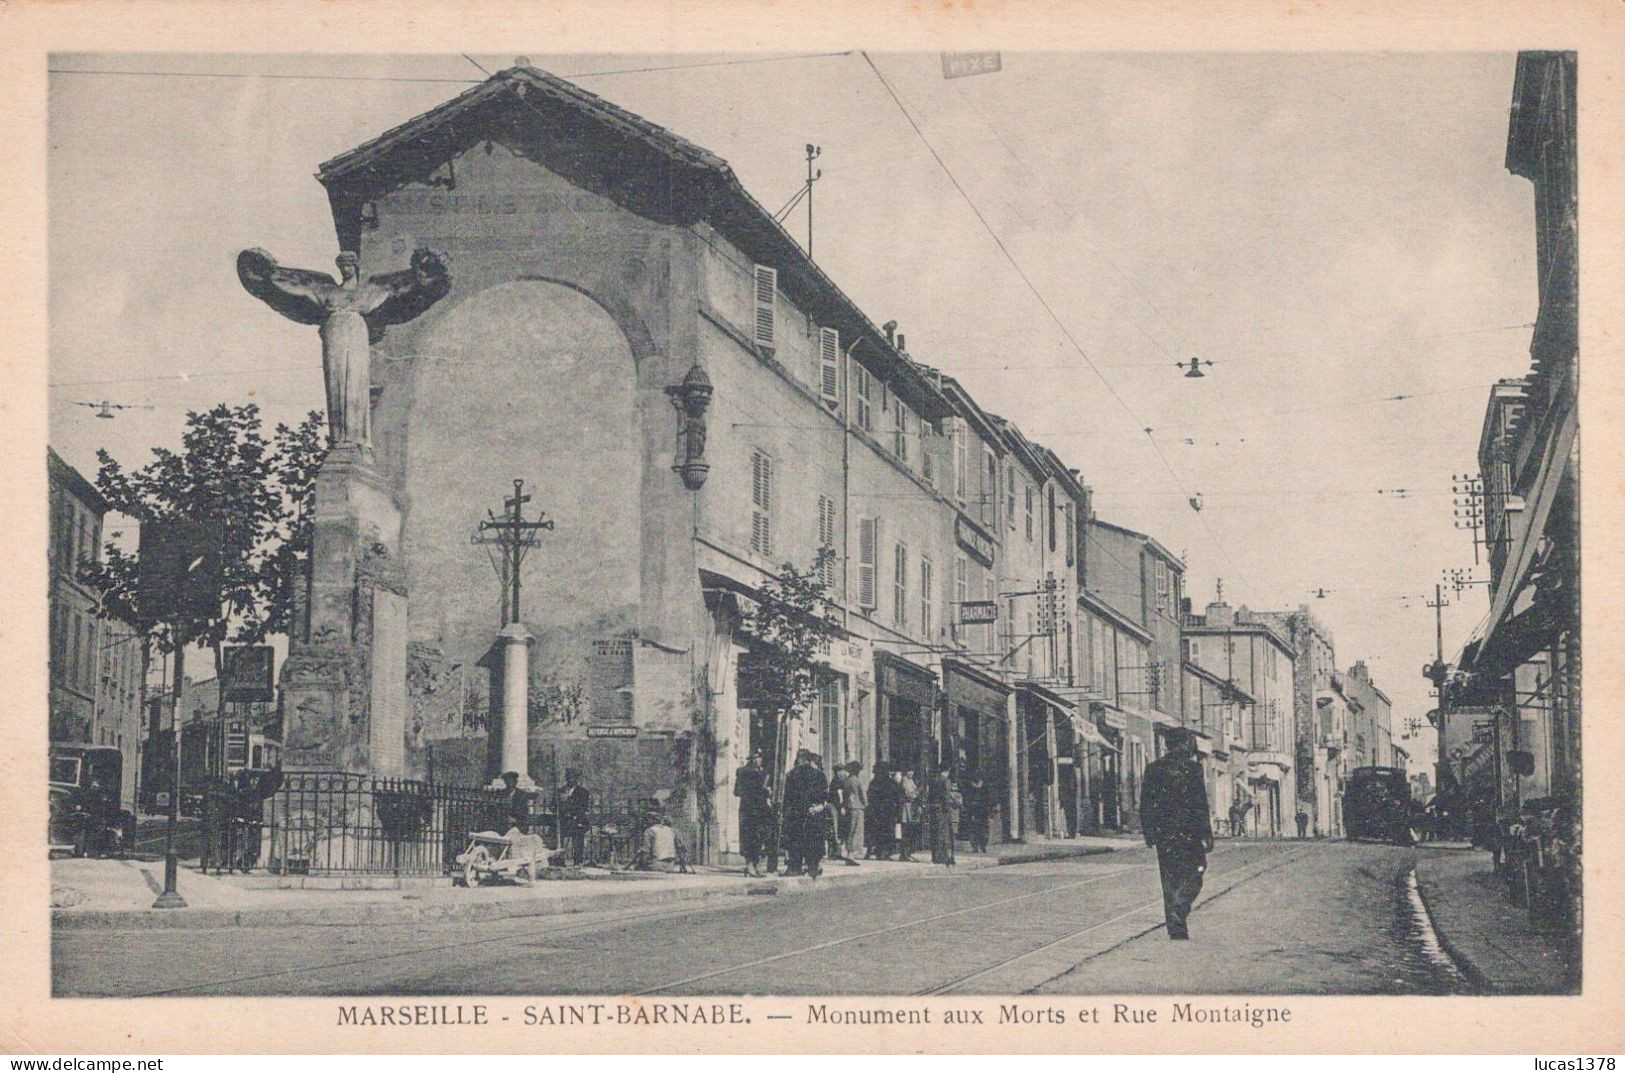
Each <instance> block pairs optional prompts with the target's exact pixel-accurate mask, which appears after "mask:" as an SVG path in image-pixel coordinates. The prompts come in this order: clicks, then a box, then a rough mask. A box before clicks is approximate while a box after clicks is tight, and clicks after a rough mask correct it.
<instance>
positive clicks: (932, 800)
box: [925, 771, 963, 868]
mask: <svg viewBox="0 0 1625 1073" xmlns="http://www.w3.org/2000/svg"><path fill="white" fill-rule="evenodd" d="M925 796H926V811H927V813H928V816H927V820H928V822H929V824H930V830H931V863H932V864H945V865H947V866H948V867H950V868H952V867H953V866H954V826H955V824H957V823H958V821H959V810H960V808H961V807H962V805H963V798H961V797H960V795H959V788H958V787H957V786H955V785H954V780H953V778H952V777H951V776H950V775H949V774H948V773H947V772H946V771H939V772H937V773H936V774H935V775H933V776H931V781H930V782H929V783H928V784H927V785H926V795H925Z"/></svg>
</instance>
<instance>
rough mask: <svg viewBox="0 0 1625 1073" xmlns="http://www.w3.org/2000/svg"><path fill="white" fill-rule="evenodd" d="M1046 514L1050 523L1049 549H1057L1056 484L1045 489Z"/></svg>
mask: <svg viewBox="0 0 1625 1073" xmlns="http://www.w3.org/2000/svg"><path fill="white" fill-rule="evenodd" d="M1044 502H1045V509H1044V515H1045V518H1046V520H1047V522H1048V525H1049V550H1050V551H1054V550H1055V486H1054V485H1053V484H1052V485H1050V486H1049V487H1048V488H1046V489H1044Z"/></svg>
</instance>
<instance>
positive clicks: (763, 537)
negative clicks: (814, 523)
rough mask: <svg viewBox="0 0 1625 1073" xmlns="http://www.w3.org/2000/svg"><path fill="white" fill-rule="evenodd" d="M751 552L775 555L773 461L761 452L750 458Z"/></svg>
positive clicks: (752, 453) (756, 452) (752, 454)
mask: <svg viewBox="0 0 1625 1073" xmlns="http://www.w3.org/2000/svg"><path fill="white" fill-rule="evenodd" d="M750 505H751V510H750V550H751V551H754V552H755V553H756V554H758V555H764V556H770V555H772V554H773V460H772V459H770V458H768V457H767V455H765V454H763V453H762V452H760V451H752V452H751V456H750Z"/></svg>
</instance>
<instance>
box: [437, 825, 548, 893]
mask: <svg viewBox="0 0 1625 1073" xmlns="http://www.w3.org/2000/svg"><path fill="white" fill-rule="evenodd" d="M547 857H548V849H547V846H546V844H545V843H543V841H542V839H541V837H540V836H539V835H531V834H525V833H523V832H521V831H519V830H518V829H517V828H515V829H512V830H510V831H509V832H508V833H507V834H499V833H498V832H496V831H475V832H474V833H473V834H471V835H469V836H468V848H467V849H466V850H464V851H463V852H462V853H459V854H458V855H457V864H458V865H459V866H461V868H462V871H461V872H459V873H453V875H452V879H453V881H454V882H455V881H456V880H458V879H459V878H460V879H461V881H462V885H463V886H465V887H477V886H479V885H480V884H481V883H483V882H485V881H486V880H487V879H492V878H498V879H505V880H509V881H512V882H515V883H523V884H525V885H526V886H529V885H530V884H532V883H534V882H536V879H537V877H538V876H539V875H540V874H541V869H542V868H543V866H545V865H546V864H547Z"/></svg>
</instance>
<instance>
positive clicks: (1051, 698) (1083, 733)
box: [1016, 682, 1122, 753]
mask: <svg viewBox="0 0 1625 1073" xmlns="http://www.w3.org/2000/svg"><path fill="white" fill-rule="evenodd" d="M1016 689H1017V690H1019V691H1020V692H1022V693H1025V694H1027V695H1028V696H1030V697H1032V698H1033V699H1034V700H1037V701H1041V702H1043V703H1044V704H1046V705H1048V706H1049V707H1050V708H1053V709H1054V710H1055V711H1057V712H1060V713H1061V714H1062V715H1064V716H1065V717H1066V719H1067V722H1068V723H1070V724H1071V725H1072V730H1073V732H1074V733H1075V734H1077V736H1078V739H1079V740H1080V741H1084V742H1087V743H1088V744H1090V745H1093V746H1095V747H1096V748H1100V749H1109V750H1111V751H1112V752H1114V753H1117V752H1122V750H1121V749H1119V748H1118V747H1117V746H1115V745H1113V744H1112V743H1111V742H1110V741H1109V740H1107V738H1106V735H1104V734H1102V733H1101V732H1100V728H1099V727H1097V726H1096V725H1095V721H1094V720H1093V719H1091V718H1090V717H1089V716H1088V715H1086V714H1084V713H1083V712H1080V711H1079V707H1080V704H1079V702H1078V701H1074V700H1072V699H1070V698H1068V697H1066V696H1065V695H1063V694H1062V693H1060V692H1058V691H1057V690H1053V689H1050V688H1049V687H1047V686H1044V685H1041V684H1039V683H1038V682H1017V683H1016ZM1080 697H1081V691H1080ZM1082 703H1083V704H1089V702H1088V701H1087V700H1084V701H1083V702H1082Z"/></svg>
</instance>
